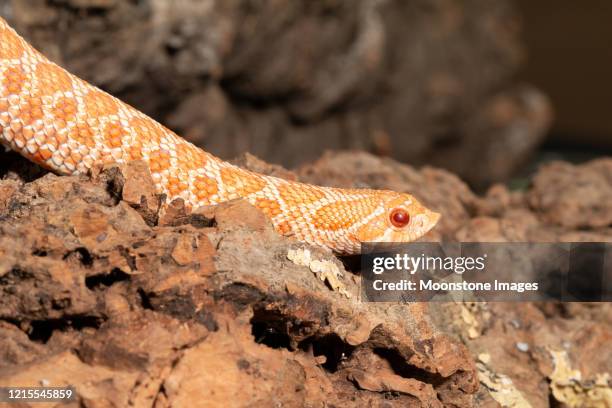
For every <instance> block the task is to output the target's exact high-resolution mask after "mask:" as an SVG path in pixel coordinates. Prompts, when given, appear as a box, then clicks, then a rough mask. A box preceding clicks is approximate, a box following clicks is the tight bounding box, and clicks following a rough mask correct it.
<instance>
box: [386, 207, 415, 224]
mask: <svg viewBox="0 0 612 408" xmlns="http://www.w3.org/2000/svg"><path fill="white" fill-rule="evenodd" d="M389 220H390V221H391V224H393V225H394V226H395V227H397V228H403V227H405V226H406V225H408V223H409V222H410V215H409V214H408V212H407V211H406V210H404V209H402V208H396V209H395V210H393V211H391V215H389Z"/></svg>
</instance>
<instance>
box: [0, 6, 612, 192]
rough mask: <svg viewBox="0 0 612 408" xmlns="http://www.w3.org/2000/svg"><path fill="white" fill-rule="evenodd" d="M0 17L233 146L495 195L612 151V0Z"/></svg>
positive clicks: (20, 9) (13, 9)
mask: <svg viewBox="0 0 612 408" xmlns="http://www.w3.org/2000/svg"><path fill="white" fill-rule="evenodd" d="M0 15H1V16H3V17H4V18H6V19H7V20H8V21H9V22H10V23H11V24H12V25H13V26H14V27H15V28H16V29H17V30H18V31H19V32H20V33H21V34H22V35H23V36H24V37H26V38H27V39H28V40H29V41H30V42H31V43H32V44H34V45H35V46H36V47H37V48H38V49H39V50H41V51H43V53H45V54H46V55H47V56H48V57H50V58H51V59H52V60H54V61H56V62H58V63H59V64H61V65H63V66H65V67H66V68H68V69H69V70H70V71H72V72H73V73H75V74H77V75H78V76H80V77H82V78H84V79H86V80H88V81H90V82H92V83H94V84H96V85H98V86H100V87H101V88H103V89H105V90H107V91H109V92H111V93H113V94H114V95H115V96H118V97H119V98H121V99H123V100H125V101H127V102H129V103H131V104H132V105H134V106H136V107H138V108H139V109H141V110H143V111H144V112H146V113H148V114H149V115H151V116H153V117H154V118H156V119H158V120H159V121H161V122H162V123H164V124H165V125H167V126H168V127H170V128H172V129H173V130H175V131H176V132H178V133H179V134H181V135H182V136H184V137H186V138H187V139H189V140H191V141H193V142H194V143H196V144H198V145H200V146H203V147H205V148H206V149H207V150H208V151H210V152H212V153H214V154H216V155H218V156H221V157H222V158H224V159H229V158H233V157H235V156H237V155H239V154H240V153H242V152H245V151H249V152H251V153H253V154H255V155H257V156H259V157H260V158H262V159H264V160H267V161H269V162H273V163H278V164H282V165H284V166H287V167H289V168H293V167H296V166H299V165H301V164H304V163H308V162H312V161H313V160H316V159H317V158H318V157H320V155H321V154H322V153H323V152H324V151H325V150H329V149H341V150H346V149H361V150H367V151H370V152H373V153H375V154H378V155H384V156H390V157H393V158H395V159H397V160H399V161H402V162H405V163H409V164H412V165H416V166H421V165H432V166H438V167H443V168H446V169H449V170H450V171H453V172H455V173H457V174H458V175H459V176H460V177H462V178H463V179H464V180H466V181H467V182H469V183H470V185H471V186H472V187H474V188H475V189H477V190H480V191H482V190H483V189H485V188H487V187H488V186H489V185H491V184H492V183H494V182H507V183H510V185H515V186H518V187H520V186H521V185H524V183H525V182H526V181H527V180H528V178H527V177H528V175H529V174H530V173H531V172H532V171H533V169H534V168H535V166H537V164H538V163H541V162H544V161H547V160H551V159H565V160H570V161H575V162H580V161H584V160H588V159H590V158H594V157H597V156H602V155H609V154H610V151H611V150H612V115H611V114H610V113H608V111H609V109H610V107H611V106H612V103H611V102H612V87H611V86H610V84H611V83H612V81H611V79H610V76H609V73H610V72H612V50H611V49H610V47H609V46H608V42H609V39H610V38H611V36H612V29H611V28H610V27H612V26H610V24H609V21H611V18H612V3H610V2H607V1H605V0H591V1H589V2H586V3H585V2H580V3H578V2H572V1H569V0H559V1H555V2H552V1H550V0H542V1H537V2H531V1H527V0H516V1H510V0H499V1H494V2H492V1H488V0H463V1H460V0H223V1H213V0H177V1H165V0H49V1H43V0H0Z"/></svg>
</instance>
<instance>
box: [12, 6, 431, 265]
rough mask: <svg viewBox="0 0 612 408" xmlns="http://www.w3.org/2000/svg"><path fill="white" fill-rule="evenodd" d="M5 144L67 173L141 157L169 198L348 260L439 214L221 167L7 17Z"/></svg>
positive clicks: (404, 199)
mask: <svg viewBox="0 0 612 408" xmlns="http://www.w3.org/2000/svg"><path fill="white" fill-rule="evenodd" d="M0 143H1V144H3V145H4V146H5V147H8V148H9V149H12V150H14V151H16V152H18V153H20V154H21V155H22V156H24V157H26V158H27V159H29V160H31V161H33V162H35V163H37V164H39V165H41V166H43V167H45V168H47V169H50V170H52V171H54V172H56V173H58V174H63V175H69V174H85V173H88V172H89V171H90V170H91V169H92V167H94V166H98V165H105V164H109V163H118V164H121V163H126V162H129V161H133V160H143V161H144V162H146V163H147V164H148V167H149V169H150V171H151V175H152V177H153V181H154V183H155V185H156V189H157V190H158V192H159V193H163V194H165V195H166V196H167V198H168V200H167V202H170V201H172V200H174V199H178V198H182V199H183V200H184V202H185V205H186V206H187V207H188V208H196V207H199V206H205V205H214V204H218V203H221V202H225V201H229V200H233V199H238V198H243V199H246V200H248V201H249V202H250V203H251V204H252V205H254V206H255V207H257V208H259V209H260V210H261V211H262V212H263V213H264V214H265V215H266V216H267V217H268V218H269V219H270V220H271V222H272V224H273V225H274V228H275V230H276V231H278V232H279V233H280V234H283V235H290V236H293V237H295V238H296V239H298V240H300V241H303V242H307V243H311V244H315V245H318V246H324V247H328V248H330V249H332V250H333V251H335V252H337V253H342V254H354V253H358V252H359V251H360V244H361V242H366V241H367V242H370V241H386V242H406V241H413V240H415V239H417V238H419V237H421V236H422V235H424V234H425V233H426V232H427V231H429V230H430V229H431V228H433V226H434V225H435V224H436V222H437V220H438V218H439V215H438V214H437V213H435V212H432V211H430V210H428V209H427V208H425V207H424V206H423V205H421V204H420V203H419V202H418V201H417V200H416V199H415V198H414V197H412V196H411V195H409V194H405V193H396V192H392V191H384V190H365V189H338V188H330V187H320V186H314V185H310V184H304V183H298V182H293V181H288V180H284V179H281V178H276V177H270V176H265V175H261V174H258V173H254V172H251V171H248V170H245V169H242V168H240V167H237V166H234V165H232V164H230V163H227V162H224V161H222V160H220V159H219V158H217V157H215V156H213V155H211V154H210V153H207V152H205V151H203V150H202V149H200V148H198V147H196V146H194V145H193V144H191V143H189V142H187V141H186V140H184V139H182V138H181V137H179V136H177V135H176V134H175V133H174V132H172V131H170V130H169V129H167V128H165V127H164V126H162V125H161V124H159V123H157V122H156V121H154V120H153V119H151V118H150V117H148V116H146V115H145V114H143V113H141V112H139V111H138V110H136V109H134V108H132V107H131V106H129V105H127V104H125V103H123V102H121V101H120V100H118V99H116V98H114V97H113V96H111V95H109V94H107V93H106V92H104V91H102V90H100V89H98V88H96V87H95V86H92V85H90V84H89V83H87V82H85V81H83V80H81V79H79V78H77V77H75V76H74V75H72V74H70V73H69V72H67V71H65V70H64V69H63V68H61V67H59V66H58V65H56V64H54V63H53V62H51V61H49V60H48V59H47V58H46V57H44V56H43V55H42V54H41V53H39V52H38V51H36V50H35V49H34V48H33V47H32V46H31V45H30V44H28V43H27V42H26V41H25V40H24V39H23V38H22V37H20V36H19V35H18V34H17V33H16V32H15V31H14V30H13V29H12V28H11V27H9V25H8V24H7V23H6V21H4V20H3V19H2V18H0Z"/></svg>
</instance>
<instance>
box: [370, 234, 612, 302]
mask: <svg viewBox="0 0 612 408" xmlns="http://www.w3.org/2000/svg"><path fill="white" fill-rule="evenodd" d="M362 250H363V257H362V273H363V275H362V276H363V279H362V283H361V289H362V290H361V293H362V297H363V299H364V300H366V301H372V302H396V301H405V302H417V301H419V302H423V301H564V302H573V301H575V302H602V301H611V300H612V245H611V244H610V243H600V242H587V243H585V242H579V243H515V242H513V243H506V242H504V243H499V242H495V243H482V242H461V243H429V242H416V243H408V244H405V243H402V244H388V243H385V244H380V243H373V244H370V243H368V244H365V245H363V247H362Z"/></svg>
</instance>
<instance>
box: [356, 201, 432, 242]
mask: <svg viewBox="0 0 612 408" xmlns="http://www.w3.org/2000/svg"><path fill="white" fill-rule="evenodd" d="M380 193H381V195H382V197H381V203H380V207H379V210H378V211H377V214H376V216H374V217H373V218H372V219H371V220H369V222H366V223H365V224H364V225H363V226H361V228H359V230H358V231H357V234H356V235H357V236H356V238H357V240H358V241H360V242H411V241H415V240H417V239H419V238H421V237H422V236H423V235H425V234H426V233H427V232H429V230H431V229H432V228H433V227H434V226H435V225H436V224H437V222H438V220H439V219H440V214H439V213H437V212H434V211H431V210H430V209H428V208H427V207H425V206H424V205H423V204H421V203H420V202H419V201H418V200H417V199H416V198H414V197H413V196H411V195H410V194H406V193H395V192H392V191H382V192H380Z"/></svg>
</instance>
